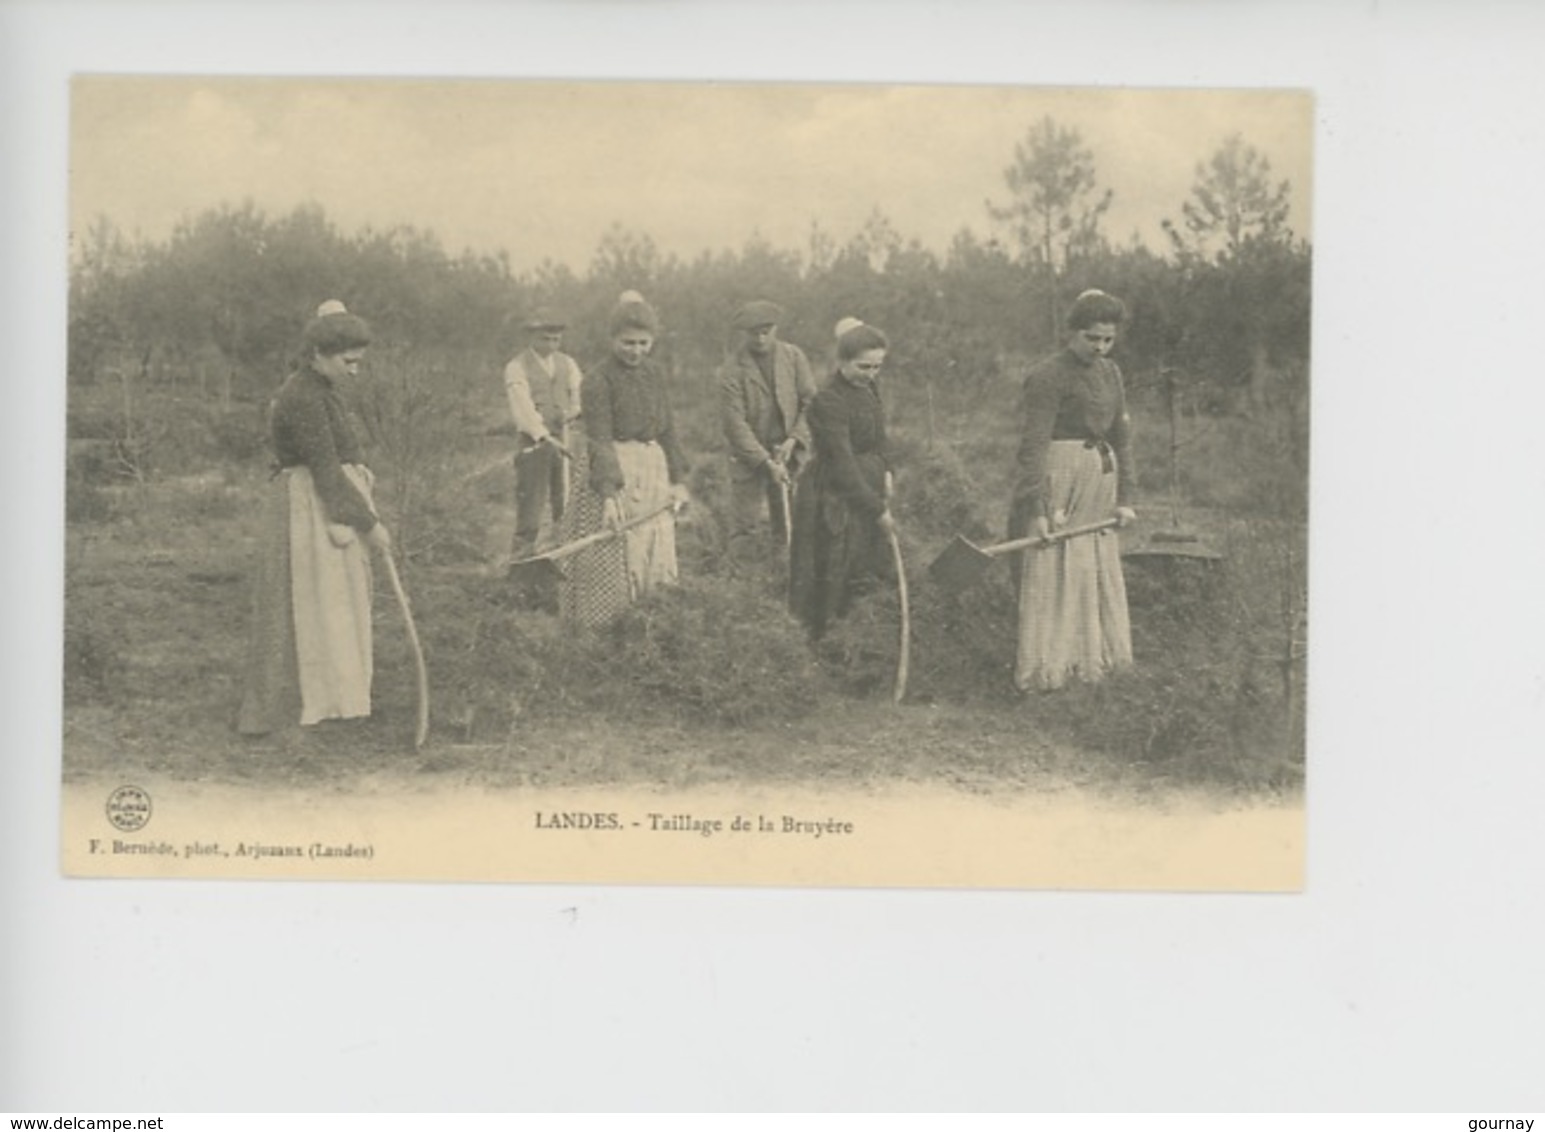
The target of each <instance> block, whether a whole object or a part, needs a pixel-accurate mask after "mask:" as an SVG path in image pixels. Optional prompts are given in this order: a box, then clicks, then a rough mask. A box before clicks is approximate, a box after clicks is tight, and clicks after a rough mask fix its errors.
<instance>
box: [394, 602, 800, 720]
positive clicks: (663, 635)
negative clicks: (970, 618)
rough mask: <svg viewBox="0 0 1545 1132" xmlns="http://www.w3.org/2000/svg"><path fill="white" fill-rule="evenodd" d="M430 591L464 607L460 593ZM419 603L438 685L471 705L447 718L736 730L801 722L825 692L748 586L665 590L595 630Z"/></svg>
mask: <svg viewBox="0 0 1545 1132" xmlns="http://www.w3.org/2000/svg"><path fill="white" fill-rule="evenodd" d="M430 593H431V595H433V597H434V598H438V599H440V600H441V601H448V602H458V601H462V600H464V599H462V598H461V591H460V590H458V589H456V588H455V587H446V588H445V589H443V590H432V591H430ZM420 604H421V605H422V606H423V607H424V608H426V609H432V612H431V613H429V614H428V615H426V616H425V617H424V619H423V620H424V621H425V625H423V626H421V627H420V631H421V632H422V633H423V635H424V638H425V639H424V646H425V649H426V651H429V652H431V653H433V654H434V655H435V657H436V664H435V667H436V677H435V679H436V683H437V685H443V686H445V687H449V688H454V689H456V692H455V694H456V695H458V696H461V697H463V698H464V699H465V700H466V702H465V703H462V704H459V705H457V706H456V707H455V708H454V709H453V710H452V712H451V714H453V715H454V714H460V715H472V714H481V715H482V717H483V718H484V719H485V720H487V719H493V720H498V721H500V723H501V724H502V725H504V726H509V725H510V724H512V723H514V722H515V721H516V720H520V719H549V720H551V719H563V718H574V717H576V716H582V717H586V718H595V717H602V718H611V719H614V720H617V721H620V722H624V723H638V722H640V721H645V720H652V721H656V722H659V721H670V722H680V723H693V724H700V725H708V726H715V727H740V726H747V725H752V724H756V723H760V722H764V721H777V720H786V719H789V718H792V717H796V716H801V715H803V714H805V713H807V712H808V711H809V710H811V708H812V705H813V704H814V703H815V701H816V699H817V698H818V697H819V696H820V695H821V674H820V671H819V669H818V668H817V666H816V664H815V661H814V658H813V657H812V656H811V653H810V648H809V645H808V643H807V641H806V638H805V633H804V630H803V628H802V627H801V626H800V625H799V624H798V623H797V622H795V621H794V619H793V618H792V617H791V616H790V615H789V613H788V612H787V610H786V609H785V608H784V606H783V603H782V602H781V601H779V600H778V599H777V598H775V597H774V596H772V595H771V594H770V593H769V592H767V590H766V588H765V587H763V586H761V585H759V584H757V583H756V582H755V581H754V580H743V579H733V578H717V577H701V578H692V579H691V580H690V581H689V582H688V583H686V584H683V585H679V586H665V587H661V588H660V589H658V590H656V591H654V592H652V593H650V594H649V595H647V596H646V597H645V598H644V599H643V600H642V601H639V602H637V603H636V604H634V605H633V606H631V607H630V608H629V609H627V610H626V611H625V612H624V613H623V614H622V616H621V617H619V618H618V619H617V621H615V622H614V623H613V624H611V625H609V626H607V627H606V628H605V629H603V630H599V631H586V630H576V629H573V628H571V627H569V626H567V625H564V624H562V623H560V622H559V621H558V620H557V619H556V618H553V617H551V616H547V615H543V614H535V613H530V612H527V611H524V610H517V609H513V608H510V607H507V606H504V605H499V604H495V603H494V602H487V603H485V604H484V605H483V607H482V608H481V609H477V610H473V609H468V608H466V607H465V606H463V607H462V608H450V607H448V606H445V605H431V604H430V603H429V602H424V601H421V602H420ZM468 624H471V625H472V631H471V633H470V634H467V633H464V632H463V633H460V634H454V635H453V632H452V627H453V626H466V625H468ZM441 625H444V626H445V629H444V631H442V630H441V629H440V626H441ZM458 637H459V638H460V639H457V638H458Z"/></svg>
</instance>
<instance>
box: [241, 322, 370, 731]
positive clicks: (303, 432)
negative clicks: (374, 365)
mask: <svg viewBox="0 0 1545 1132" xmlns="http://www.w3.org/2000/svg"><path fill="white" fill-rule="evenodd" d="M369 343H370V328H369V326H368V325H366V323H365V321H364V320H363V319H361V318H359V317H357V316H355V315H352V314H349V313H348V312H347V311H346V310H344V308H343V304H342V303H338V302H336V301H334V302H328V303H324V304H323V305H322V307H321V308H319V310H318V312H317V317H316V318H314V319H312V320H311V322H310V323H309V324H308V325H307V326H306V329H305V332H304V334H303V337H302V344H303V358H304V360H303V361H302V362H301V364H300V365H298V366H297V368H296V369H295V371H294V372H293V373H291V374H290V376H289V377H288V378H287V379H286V380H285V383H284V385H283V386H282V387H281V388H280V390H279V394H278V396H277V397H276V398H275V400H274V403H273V406H272V411H271V414H270V428H271V432H272V439H273V446H274V455H275V457H276V469H275V472H274V475H273V478H272V484H271V486H270V489H269V494H268V501H267V504H266V506H265V511H264V519H263V535H262V538H263V543H262V547H261V550H260V554H259V560H258V564H257V577H256V587H255V591H254V597H253V612H252V627H251V635H250V637H249V640H248V651H247V676H246V686H245V689H244V692H243V696H242V703H241V709H240V712H239V714H238V718H237V728H238V730H240V731H241V732H242V733H243V734H247V735H262V734H267V733H269V732H272V731H287V730H290V729H293V728H295V727H296V726H309V725H311V724H315V723H319V722H321V721H322V720H324V719H354V718H358V717H361V716H367V715H369V714H370V682H371V676H372V652H371V647H372V641H371V625H370V596H371V568H370V551H371V549H372V548H373V549H377V550H382V551H386V552H390V549H391V536H390V534H389V533H388V532H387V529H386V527H385V526H384V525H383V524H382V523H381V522H380V520H379V519H378V518H377V517H376V514H375V505H374V502H373V500H372V498H371V488H372V485H373V484H374V482H375V477H374V476H373V475H372V474H371V472H370V469H369V468H367V467H366V466H365V463H364V458H363V454H362V449H361V448H360V445H359V441H358V439H357V438H356V437H355V435H354V431H353V429H352V428H351V427H350V425H349V421H348V416H347V413H346V412H345V410H344V407H343V402H342V401H341V400H340V398H339V395H338V388H337V383H338V382H339V381H341V380H344V379H346V378H350V377H353V376H354V375H355V374H357V373H358V372H359V365H360V360H361V359H362V358H363V357H364V353H365V347H366V346H367V345H369Z"/></svg>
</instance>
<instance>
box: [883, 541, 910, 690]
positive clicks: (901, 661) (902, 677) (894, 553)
mask: <svg viewBox="0 0 1545 1132" xmlns="http://www.w3.org/2000/svg"><path fill="white" fill-rule="evenodd" d="M886 536H887V537H888V538H889V540H890V544H891V559H892V561H894V562H895V564H896V596H897V598H899V599H900V603H901V655H900V656H899V657H898V658H897V660H896V689H895V691H894V692H893V693H892V695H891V699H892V701H893V702H895V703H898V704H899V703H900V702H901V701H902V700H903V699H905V698H906V694H907V671H908V669H909V668H910V667H911V663H910V662H911V653H912V614H911V610H910V609H909V608H908V604H907V567H906V564H905V563H904V562H902V560H901V543H900V542H899V541H897V539H896V532H895V531H887V532H886Z"/></svg>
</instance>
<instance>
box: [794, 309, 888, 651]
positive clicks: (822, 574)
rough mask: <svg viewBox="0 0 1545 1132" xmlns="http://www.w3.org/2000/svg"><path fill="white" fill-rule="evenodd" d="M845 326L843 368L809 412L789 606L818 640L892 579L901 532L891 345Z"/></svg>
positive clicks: (854, 325) (873, 333) (867, 330)
mask: <svg viewBox="0 0 1545 1132" xmlns="http://www.w3.org/2000/svg"><path fill="white" fill-rule="evenodd" d="M838 330H839V334H838V338H837V372H836V373H835V374H833V375H832V377H831V379H830V380H829V381H828V382H827V383H826V385H825V387H824V388H822V389H821V391H820V392H819V393H817V394H816V395H815V397H814V398H813V399H812V400H811V402H810V408H809V410H808V414H807V416H808V420H809V422H810V436H811V440H812V446H813V448H814V455H813V458H812V459H811V461H810V463H809V464H808V465H807V467H806V469H805V471H804V473H803V474H802V475H801V476H800V478H799V484H798V487H797V489H796V491H795V495H794V531H793V542H792V547H791V549H790V560H791V569H790V583H789V604H790V608H791V609H792V610H793V611H794V613H795V615H796V616H798V617H799V618H800V620H802V621H804V623H805V624H806V625H807V626H808V627H809V629H810V634H811V636H812V637H815V638H817V639H818V638H820V637H821V636H822V635H823V634H824V633H825V632H826V629H827V627H828V625H830V623H831V622H832V621H833V620H834V619H836V618H839V617H841V616H843V615H844V614H845V613H846V612H847V611H848V608H849V607H850V605H851V604H852V601H853V598H854V596H855V595H856V594H858V593H860V592H862V591H864V590H866V589H870V588H872V587H873V586H874V585H875V583H876V581H877V580H878V579H881V578H883V577H885V576H887V574H888V573H889V569H890V557H889V551H888V543H887V537H886V536H887V532H889V531H893V530H895V521H894V520H893V519H892V518H891V513H890V507H889V503H888V501H887V500H888V497H889V495H890V478H891V477H890V462H889V458H888V456H887V455H886V447H885V408H884V405H883V404H882V402H881V400H880V389H879V375H880V367H881V366H882V365H883V364H884V362H885V352H886V350H887V349H888V348H889V342H888V341H887V339H886V337H885V335H884V334H883V333H881V332H880V331H879V330H877V329H875V328H874V327H872V326H866V325H865V324H864V323H862V322H859V321H858V320H857V319H844V320H843V321H842V322H841V323H838Z"/></svg>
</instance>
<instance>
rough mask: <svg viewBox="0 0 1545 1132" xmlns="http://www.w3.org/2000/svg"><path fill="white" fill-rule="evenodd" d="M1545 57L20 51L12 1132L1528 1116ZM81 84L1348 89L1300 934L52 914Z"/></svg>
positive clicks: (1336, 127)
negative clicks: (915, 1113) (368, 78)
mask: <svg viewBox="0 0 1545 1132" xmlns="http://www.w3.org/2000/svg"><path fill="white" fill-rule="evenodd" d="M1542 19H1545V18H1542V17H1541V16H1539V15H1537V14H1536V13H1535V11H1534V10H1533V9H1531V8H1528V7H1526V6H1521V5H1520V6H1504V5H1500V4H1480V5H1468V6H1465V7H1463V8H1459V7H1442V6H1438V5H1422V4H1416V3H1409V4H1384V5H1378V6H1369V7H1358V8H1351V7H1348V8H1333V7H1332V6H1329V5H1324V6H1316V5H1288V4H1264V3H1263V4H1235V5H1188V6H1181V5H1155V4H1139V3H1124V4H1123V3H1110V4H1090V3H1084V4H1067V5H1063V4H1040V5H1034V4H1032V5H1022V4H989V3H969V2H967V3H957V4H951V5H943V4H857V3H853V4H847V3H835V4H824V5H815V4H783V5H774V4H770V3H765V4H754V5H753V4H735V3H720V4H690V3H683V4H674V5H667V4H655V5H644V4H637V3H633V4H629V3H617V4H602V3H595V4H562V5H560V4H535V3H531V4H506V5H502V6H496V5H491V4H490V5H467V6H459V5H430V4H423V3H404V4H381V5H345V4H337V5H329V4H313V5H308V6H304V7H300V6H289V5H284V6H276V7H273V8H270V7H267V6H261V5H227V4H216V5H191V4H187V5H177V4H171V5H163V6H159V7H152V6H149V5H138V4H130V3H118V4H102V5H85V4H81V5H74V4H72V5H60V6H57V7H56V6H50V5H23V4H11V5H6V6H4V7H0V44H3V45H4V46H3V47H0V57H3V61H4V66H0V123H3V127H0V128H3V133H0V141H3V149H0V159H3V165H0V169H3V170H4V175H5V178H6V185H7V203H8V209H7V215H6V216H5V218H4V220H3V221H0V223H3V224H4V226H5V233H6V239H5V241H4V244H3V246H4V247H6V248H7V249H8V252H7V257H6V262H4V263H0V281H3V286H4V293H3V294H4V302H3V303H0V320H3V322H0V327H3V335H0V337H3V341H4V346H3V349H4V351H5V358H6V361H7V365H6V367H5V369H6V374H5V380H6V392H5V395H4V396H5V399H6V401H5V404H6V412H5V414H4V421H3V425H0V427H3V428H4V443H3V445H0V449H3V457H0V459H3V463H0V467H3V468H4V470H5V479H4V483H5V485H6V501H5V507H6V512H5V514H6V518H7V523H6V527H5V529H6V530H7V531H8V532H10V533H11V535H12V538H11V539H9V540H8V542H10V543H11V546H10V548H9V551H8V553H7V555H6V558H5V567H4V570H5V582H6V585H5V586H4V590H5V598H4V602H5V613H6V617H5V626H6V633H5V637H6V644H5V665H4V673H5V680H4V697H5V708H6V710H5V712H4V713H3V714H4V717H5V723H4V730H3V733H0V734H3V739H4V742H3V746H0V752H3V755H0V767H3V769H0V828H3V830H4V838H5V840H4V847H5V848H4V852H3V853H0V877H3V878H4V892H5V899H6V913H7V919H8V922H9V923H11V924H13V925H14V926H13V927H12V928H11V929H10V930H9V931H8V936H9V937H10V939H9V940H8V947H7V959H6V963H5V967H4V977H5V979H6V984H7V986H6V998H7V999H8V1000H9V1001H10V1002H11V1003H12V1004H14V1009H7V1010H6V1011H4V1012H3V1014H4V1016H5V1020H4V1021H3V1022H0V1026H3V1033H0V1046H4V1048H7V1049H8V1050H11V1051H16V1052H14V1053H13V1054H12V1055H11V1056H8V1057H7V1059H6V1065H5V1068H4V1069H3V1070H0V1072H3V1074H4V1076H3V1077H0V1108H10V1107H12V1106H15V1107H25V1108H30V1109H57V1110H60V1111H69V1110H74V1111H81V1112H85V1111H92V1110H102V1111H107V1110H118V1109H145V1110H149V1109H158V1108H165V1109H199V1108H210V1109H227V1108H236V1109H245V1108H269V1107H292V1108H324V1109H325V1108H374V1107H397V1108H430V1109H435V1108H495V1109H505V1108H549V1107H551V1108H567V1107H603V1108H605V1107H622V1108H655V1107H675V1106H680V1107H700V1106H728V1107H752V1108H761V1107H774V1108H776V1107H817V1108H826V1107H836V1108H849V1107H883V1108H918V1107H945V1108H960V1107H965V1108H998V1107H1004V1108H1037V1109H1041V1108H1051V1109H1057V1108H1106V1107H1112V1108H1139V1109H1162V1108H1171V1107H1200V1108H1212V1107H1245V1108H1260V1107H1284V1108H1321V1107H1329V1108H1341V1107H1345V1108H1362V1107H1379V1108H1395V1107H1399V1108H1405V1107H1410V1108H1417V1109H1424V1108H1426V1109H1431V1108H1464V1107H1466V1106H1469V1105H1475V1104H1486V1105H1488V1106H1491V1109H1492V1110H1493V1111H1501V1110H1504V1109H1506V1108H1507V1107H1508V1106H1512V1107H1514V1108H1532V1109H1534V1110H1538V1109H1539V1108H1540V1100H1541V1097H1540V1092H1539V1086H1538V1084H1537V1083H1536V1082H1537V1072H1536V1070H1537V1066H1538V1065H1539V1064H1540V1063H1541V1061H1542V1060H1545V1058H1542V1056H1541V1054H1542V1052H1545V1050H1542V1046H1541V1041H1542V1039H1541V1036H1540V1035H1541V1029H1540V1027H1539V1025H1538V1019H1539V1018H1540V1017H1541V1016H1542V1013H1545V1012H1542V1010H1541V1007H1542V1005H1545V1003H1542V1000H1541V995H1542V992H1541V989H1540V983H1539V980H1538V979H1537V978H1536V977H1535V975H1536V973H1537V954H1538V940H1539V935H1540V927H1541V911H1542V896H1541V887H1542V886H1540V885H1539V884H1538V875H1539V863H1540V844H1541V841H1540V836H1539V832H1538V830H1539V827H1538V817H1537V815H1538V802H1537V799H1538V798H1540V797H1541V796H1545V792H1542V787H1545V769H1542V768H1545V760H1542V759H1541V758H1540V757H1539V751H1540V740H1539V736H1540V735H1541V734H1542V733H1545V727H1542V724H1545V718H1542V716H1545V663H1542V656H1541V648H1542V640H1545V633H1542V632H1541V630H1542V629H1545V625H1541V617H1540V614H1539V610H1540V609H1541V602H1540V597H1539V592H1538V588H1537V587H1538V579H1539V578H1540V577H1542V576H1545V563H1542V562H1541V553H1540V546H1541V543H1542V540H1541V539H1540V537H1539V536H1538V533H1537V528H1535V527H1534V525H1533V520H1532V517H1531V515H1530V512H1532V510H1533V507H1534V499H1535V498H1536V497H1537V494H1538V488H1539V487H1540V486H1541V481H1542V476H1541V474H1540V472H1539V462H1538V457H1537V456H1536V455H1535V451H1534V450H1535V449H1536V448H1537V442H1536V440H1535V437H1534V435H1533V428H1532V426H1533V423H1534V422H1535V421H1537V420H1539V419H1540V416H1541V414H1540V411H1539V410H1540V408H1541V395H1540V392H1539V388H1540V383H1539V381H1538V379H1537V378H1536V376H1535V375H1534V374H1532V373H1531V372H1530V370H1531V369H1532V365H1531V363H1530V361H1529V359H1530V356H1531V355H1532V352H1533V350H1532V345H1533V344H1532V343H1531V342H1530V341H1529V339H1528V336H1527V332H1528V330H1530V329H1531V328H1532V327H1533V325H1534V323H1535V322H1536V318H1535V317H1533V316H1534V315H1535V311H1536V308H1537V302H1536V301H1535V299H1534V296H1535V295H1536V294H1537V293H1538V285H1537V278H1536V275H1537V269H1536V264H1535V260H1536V259H1537V254H1536V251H1535V249H1537V248H1538V247H1540V246H1541V241H1540V239H1539V237H1540V235H1541V219H1540V217H1541V216H1542V215H1545V210H1542V209H1541V208H1540V207H1539V206H1538V203H1537V197H1538V193H1537V186H1538V184H1540V183H1541V178H1540V162H1539V157H1538V154H1539V152H1540V146H1539V131H1538V124H1537V117H1538V115H1537V113H1536V111H1537V108H1538V107H1539V106H1540V105H1541V103H1542V93H1545V92H1542V85H1541V82H1542V81H1541V79H1540V78H1539V77H1538V66H1537V60H1538V58H1539V57H1540V55H1541V47H1542V46H1545V42H1542V41H1545V36H1542V34H1541V32H1542V31H1545V22H1542ZM490 29H493V32H494V33H495V34H490ZM81 70H92V71H133V72H146V73H163V72H190V73H191V72H204V71H214V72H221V73H253V74H257V73H308V74H350V73H358V74H378V75H385V74H392V75H396V74H420V75H476V76H485V75H486V76H496V75H514V74H517V73H519V74H527V75H532V76H537V77H542V76H551V77H558V76H567V77H579V78H586V77H608V76H610V77H629V78H701V77H705V76H707V77H734V78H743V79H790V80H798V79H810V80H815V79H822V80H831V79H836V80H855V81H857V80H873V81H917V82H939V81H944V82H1033V83H1037V84H1059V85H1060V84H1069V83H1110V82H1118V81H1119V82H1120V83H1121V84H1122V85H1144V86H1146V85H1173V84H1182V85H1208V86H1249V85H1273V86H1294V87H1309V88H1311V89H1313V90H1314V91H1315V92H1316V95H1317V97H1318V99H1319V110H1318V113H1319V117H1320V132H1319V134H1318V137H1317V145H1316V164H1317V180H1318V183H1317V186H1316V189H1317V203H1316V209H1315V244H1316V250H1317V256H1318V263H1317V278H1316V293H1315V302H1316V308H1317V315H1316V339H1315V347H1316V356H1315V361H1314V374H1315V393H1314V395H1315V421H1314V466H1313V473H1312V474H1313V477H1314V484H1315V494H1314V499H1313V506H1312V515H1313V535H1312V537H1313V540H1314V547H1313V554H1314V562H1313V575H1312V580H1311V587H1312V588H1311V600H1312V602H1313V612H1312V614H1311V623H1312V626H1313V633H1314V639H1313V643H1312V648H1313V656H1312V662H1311V673H1310V680H1311V693H1310V696H1311V698H1310V703H1311V714H1310V743H1311V778H1310V798H1309V820H1310V869H1309V890H1308V892H1307V893H1306V894H1305V895H1303V896H1300V897H1283V896H1255V897H1228V896H1173V895H1171V896H1164V895H1151V896H1133V895H1098V894H1059V893H1033V892H1016V893H1004V892H909V891H891V892H869V891H847V890H844V891H791V890H781V889H774V890H743V889H713V890H702V889H695V890H685V889H672V888H637V889H625V888H585V887H578V886H531V887H518V886H481V887H479V886H468V885H422V886H415V885H363V886H362V885H353V886H351V885H344V884H304V885H294V884H290V885H267V884H262V883H206V882H188V883H155V882H152V883H142V882H128V881H113V882H91V881H65V880H63V879H61V878H60V877H59V876H58V868H57V860H56V854H55V852H54V847H55V846H57V844H58V836H57V832H58V827H57V823H58V742H59V740H58V722H59V721H58V714H57V709H56V708H51V707H50V705H52V704H55V703H56V702H57V695H58V672H59V663H58V662H59V641H58V632H59V625H60V624H61V612H60V611H61V605H60V597H59V582H60V578H61V576H62V538H61V537H60V515H61V511H62V509H61V506H60V504H61V501H62V497H63V492H62V482H61V472H62V468H63V435H62V431H63V430H62V428H61V427H60V426H61V424H62V421H63V385H62V382H57V384H56V383H55V379H56V375H58V374H60V373H62V360H63V357H62V337H63V336H62V327H63V309H64V276H63V258H62V254H61V249H62V248H63V235H64V223H65V221H64V218H65V184H66V182H65V160H64V153H65V140H66V121H67V119H66V112H67V106H66V87H67V80H68V75H69V74H70V73H71V72H72V71H81ZM1531 1019H1532V1021H1531ZM1531 1102H1532V1103H1531Z"/></svg>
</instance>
